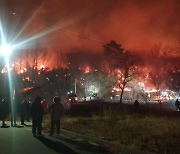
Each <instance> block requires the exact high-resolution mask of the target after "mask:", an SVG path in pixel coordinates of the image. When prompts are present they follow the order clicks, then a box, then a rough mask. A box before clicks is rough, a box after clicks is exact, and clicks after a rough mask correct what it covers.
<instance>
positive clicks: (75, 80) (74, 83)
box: [74, 79, 77, 94]
mask: <svg viewBox="0 0 180 154" xmlns="http://www.w3.org/2000/svg"><path fill="white" fill-rule="evenodd" d="M76 88H77V87H76V79H75V81H74V93H75V94H76Z"/></svg>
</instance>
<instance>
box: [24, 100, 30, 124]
mask: <svg viewBox="0 0 180 154" xmlns="http://www.w3.org/2000/svg"><path fill="white" fill-rule="evenodd" d="M31 105H32V101H31V98H29V100H28V101H27V102H26V104H25V106H26V111H27V113H26V121H27V122H29V121H30V115H31Z"/></svg>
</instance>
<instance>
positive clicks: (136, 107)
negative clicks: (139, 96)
mask: <svg viewBox="0 0 180 154" xmlns="http://www.w3.org/2000/svg"><path fill="white" fill-rule="evenodd" d="M138 107H139V102H138V100H135V102H134V110H135V112H137V110H138Z"/></svg>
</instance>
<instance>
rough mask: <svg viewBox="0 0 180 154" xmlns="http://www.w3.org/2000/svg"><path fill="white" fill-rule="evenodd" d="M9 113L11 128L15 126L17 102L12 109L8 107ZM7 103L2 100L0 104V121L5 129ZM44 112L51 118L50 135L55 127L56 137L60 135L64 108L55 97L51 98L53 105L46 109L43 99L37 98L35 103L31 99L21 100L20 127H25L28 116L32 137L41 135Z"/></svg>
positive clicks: (59, 99) (58, 98)
mask: <svg viewBox="0 0 180 154" xmlns="http://www.w3.org/2000/svg"><path fill="white" fill-rule="evenodd" d="M10 106H11V107H10V111H11V126H16V113H17V102H13V107H12V105H10ZM8 109H9V107H8V101H7V99H3V100H2V101H1V102H0V117H1V119H2V127H5V126H6V124H5V120H6V116H7V114H8V112H9V111H8ZM46 112H50V117H51V130H50V135H53V134H54V130H55V127H56V131H57V135H59V133H60V119H61V117H62V115H63V114H64V106H63V105H62V104H61V98H60V97H59V96H55V97H54V98H53V103H52V104H51V105H50V106H49V108H48V109H47V105H46V102H45V99H42V98H41V97H39V96H37V97H36V98H35V101H34V102H32V101H31V99H29V100H23V101H22V103H21V104H20V116H21V125H25V123H24V121H25V120H27V121H29V118H30V115H31V117H32V133H33V136H41V135H42V121H43V116H44V115H45V113H46Z"/></svg>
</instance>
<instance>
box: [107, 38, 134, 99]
mask: <svg viewBox="0 0 180 154" xmlns="http://www.w3.org/2000/svg"><path fill="white" fill-rule="evenodd" d="M104 55H105V57H106V59H107V61H108V63H109V65H110V67H111V68H113V69H114V68H115V69H118V74H117V76H118V83H117V86H118V87H119V89H120V100H119V102H120V103H122V98H123V93H124V89H125V87H126V86H127V84H128V83H129V82H130V81H132V80H133V78H134V76H135V75H136V74H137V67H136V66H135V62H136V61H137V57H135V56H133V55H132V54H131V53H130V52H128V51H125V50H124V49H123V48H122V47H121V45H119V44H117V43H116V42H115V41H113V40H111V41H110V43H107V44H106V45H104Z"/></svg>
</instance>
